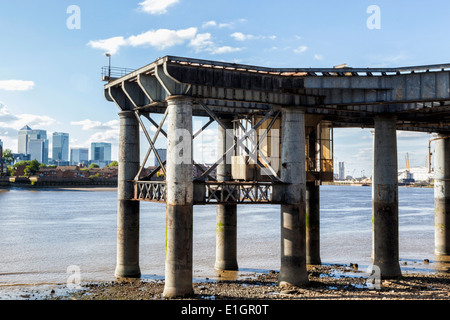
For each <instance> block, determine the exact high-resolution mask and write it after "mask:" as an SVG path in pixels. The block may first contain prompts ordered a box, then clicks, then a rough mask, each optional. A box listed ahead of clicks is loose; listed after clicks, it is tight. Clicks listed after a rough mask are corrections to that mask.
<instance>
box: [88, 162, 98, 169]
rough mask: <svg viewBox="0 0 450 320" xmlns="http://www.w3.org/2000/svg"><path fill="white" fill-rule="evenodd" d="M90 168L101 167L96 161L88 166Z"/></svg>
mask: <svg viewBox="0 0 450 320" xmlns="http://www.w3.org/2000/svg"><path fill="white" fill-rule="evenodd" d="M88 168H89V169H93V168H100V166H99V165H98V164H96V163H91V164H90V165H89V167H88Z"/></svg>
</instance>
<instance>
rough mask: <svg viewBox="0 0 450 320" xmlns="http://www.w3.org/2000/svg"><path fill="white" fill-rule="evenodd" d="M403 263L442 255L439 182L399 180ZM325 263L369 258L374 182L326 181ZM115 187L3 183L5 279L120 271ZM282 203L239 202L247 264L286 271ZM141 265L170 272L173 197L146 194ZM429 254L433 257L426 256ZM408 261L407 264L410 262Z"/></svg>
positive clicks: (205, 255) (200, 258)
mask: <svg viewBox="0 0 450 320" xmlns="http://www.w3.org/2000/svg"><path fill="white" fill-rule="evenodd" d="M399 199H400V200H399V211H400V212H399V237H400V239H399V241H400V259H401V263H402V268H403V270H406V271H408V270H426V269H430V268H432V267H433V265H434V264H433V262H434V260H433V259H434V254H433V251H434V200H433V189H430V188H404V187H402V188H399ZM320 202H321V203H320V205H321V216H320V218H321V220H320V224H321V230H320V233H321V240H320V241H321V258H322V262H323V263H342V264H349V263H358V264H359V265H360V266H362V267H363V266H368V265H369V264H370V254H371V248H372V223H371V219H372V214H371V188H370V187H352V186H322V187H321V197H320ZM116 210H117V200H116V191H115V190H97V191H93V190H56V189H55V190H44V189H41V190H26V189H25V190H24V189H11V190H2V191H0V237H1V238H0V239H1V241H0V246H1V258H0V285H3V286H4V285H10V284H31V283H65V282H66V280H67V278H68V275H69V274H68V273H67V268H68V267H69V266H77V267H79V269H80V271H81V276H82V280H85V281H90V280H112V279H113V276H114V269H115V259H116ZM279 211H280V208H279V206H277V205H241V206H239V207H238V263H239V268H240V271H242V272H245V271H258V270H264V271H267V270H279V265H280V263H279V259H280V258H279V257H280V255H279V250H280V218H279V216H280V214H279ZM215 219H216V218H215V206H195V207H194V277H196V278H204V277H214V275H215V273H214V270H213V266H214V260H215V224H216V220H215ZM140 238H141V240H140V241H141V247H140V265H141V271H142V274H143V277H144V278H161V279H162V278H163V277H164V241H165V206H164V204H158V203H141V232H140ZM424 259H429V260H430V262H431V263H430V264H423V260H424ZM405 263H406V264H405Z"/></svg>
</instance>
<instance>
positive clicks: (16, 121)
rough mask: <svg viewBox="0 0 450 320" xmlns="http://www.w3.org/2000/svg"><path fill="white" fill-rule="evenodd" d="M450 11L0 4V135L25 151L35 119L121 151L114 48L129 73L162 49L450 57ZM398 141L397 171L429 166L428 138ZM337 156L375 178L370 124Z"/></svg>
mask: <svg viewBox="0 0 450 320" xmlns="http://www.w3.org/2000/svg"><path fill="white" fill-rule="evenodd" d="M374 6H376V7H375V9H377V10H375V11H373V8H374ZM449 13H450V2H448V1H444V0H442V1H438V0H436V1H428V2H424V1H416V0H410V1H402V0H397V1H388V0H384V1H377V0H371V1H365V0H358V1H356V0H349V1H332V0H326V1H303V0H296V1H293V0H291V1H288V0H278V1H268V0H258V1H256V0H246V1H236V0H226V1H224V0H215V1H207V0H189V1H188V0H145V1H144V0H127V1H124V0H122V1H106V0H94V1H92V0H90V1H87V0H83V1H77V0H71V1H65V0H47V1H32V0H22V1H6V0H0V43H1V45H0V139H1V140H2V141H3V145H4V148H6V149H11V150H12V151H13V152H17V132H18V130H19V129H20V128H22V127H23V126H25V125H29V126H30V127H31V128H32V129H43V130H47V133H48V136H51V134H52V133H53V132H67V133H69V135H70V148H78V147H85V148H89V147H90V143H91V142H110V143H112V153H113V154H112V158H113V159H114V160H115V159H117V152H118V136H119V130H118V129H119V127H118V126H119V117H118V114H117V113H118V111H119V110H118V108H117V106H115V105H114V104H113V103H111V102H108V101H107V100H106V99H105V97H104V95H103V86H104V84H105V83H104V82H102V81H101V68H102V67H103V66H106V65H108V58H107V57H106V56H105V53H106V52H109V53H111V65H112V66H114V67H123V68H130V69H137V68H139V67H142V66H144V65H146V64H149V63H151V62H153V61H155V60H156V59H157V58H159V57H163V56H166V55H174V56H182V57H190V58H198V59H208V60H217V61H226V62H236V63H241V64H249V65H256V66H263V67H332V66H334V65H338V64H342V63H346V64H347V65H348V66H350V67H355V68H356V67H401V66H413V65H425V64H440V63H450V57H449V52H450V40H449V38H448V32H449V30H450V19H449V18H448V16H449ZM155 119H157V117H155ZM202 121H203V123H204V122H205V121H206V120H205V119H195V120H194V123H195V125H196V126H198V125H201V123H202ZM208 130H209V131H207V132H206V133H205V134H203V135H202V136H203V138H201V142H202V143H201V146H200V147H198V148H195V147H194V152H197V154H196V155H194V157H196V158H197V159H196V160H198V161H200V162H214V161H215V160H217V159H216V158H217V155H215V152H214V149H215V135H214V134H215V132H214V127H212V128H209V129H208ZM153 131H154V130H153ZM397 137H398V159H399V162H398V163H399V168H404V167H405V155H406V153H407V152H408V154H409V158H410V165H411V167H414V166H424V165H425V158H426V157H427V154H428V141H429V139H430V138H432V135H429V134H424V133H413V132H402V131H399V132H398V134H397ZM141 141H142V143H141V145H142V148H141V153H143V154H145V152H146V150H147V148H148V144H146V140H145V138H144V137H143V139H141ZM50 145H51V138H50ZM160 146H161V147H163V145H160ZM202 150H203V151H204V152H201V151H202ZM50 157H51V154H50ZM334 159H335V163H336V165H335V168H337V167H338V166H337V162H344V163H345V166H346V174H349V175H354V176H360V175H361V174H365V175H369V176H370V172H371V170H372V164H371V159H372V133H371V132H370V130H369V129H335V130H334ZM150 161H151V162H153V159H151V160H150ZM149 164H152V163H149Z"/></svg>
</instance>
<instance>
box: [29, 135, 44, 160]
mask: <svg viewBox="0 0 450 320" xmlns="http://www.w3.org/2000/svg"><path fill="white" fill-rule="evenodd" d="M46 151H47V154H48V149H47V150H46V149H45V140H44V139H30V141H29V142H28V152H29V154H30V160H35V159H36V160H37V161H39V162H40V163H47V162H48V156H47V159H46V158H45V153H46Z"/></svg>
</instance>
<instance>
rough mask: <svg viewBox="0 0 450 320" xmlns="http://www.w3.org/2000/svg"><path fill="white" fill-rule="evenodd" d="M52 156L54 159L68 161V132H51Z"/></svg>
mask: <svg viewBox="0 0 450 320" xmlns="http://www.w3.org/2000/svg"><path fill="white" fill-rule="evenodd" d="M52 158H53V160H55V161H69V134H68V133H63V132H53V147H52Z"/></svg>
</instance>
